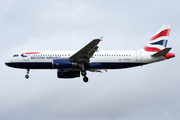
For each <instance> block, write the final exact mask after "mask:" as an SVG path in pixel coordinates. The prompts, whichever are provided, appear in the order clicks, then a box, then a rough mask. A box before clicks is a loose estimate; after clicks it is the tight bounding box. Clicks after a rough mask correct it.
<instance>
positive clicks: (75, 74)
mask: <svg viewBox="0 0 180 120" xmlns="http://www.w3.org/2000/svg"><path fill="white" fill-rule="evenodd" d="M57 77H58V78H75V77H80V71H66V70H63V71H62V70H58V71H57Z"/></svg>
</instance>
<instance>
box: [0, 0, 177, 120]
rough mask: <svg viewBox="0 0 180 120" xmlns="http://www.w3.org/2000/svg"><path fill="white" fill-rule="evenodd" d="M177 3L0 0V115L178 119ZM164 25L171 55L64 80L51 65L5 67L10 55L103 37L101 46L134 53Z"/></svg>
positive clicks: (41, 119)
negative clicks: (47, 67)
mask: <svg viewBox="0 0 180 120" xmlns="http://www.w3.org/2000/svg"><path fill="white" fill-rule="evenodd" d="M179 5H180V1H178V0H134V1H132V0H125V1H124V0H86V1H83V0H68V1H67V0H28V1H25V0H0V45H1V47H0V51H1V59H0V68H1V72H0V78H1V79H0V120H63V119H64V120H72V119H73V120H179V118H180V104H179V101H180V87H179V86H180V74H179V71H180V70H179V68H180V65H179V60H180V58H179V53H180V52H179V51H180V47H179V45H180V40H179V35H180V34H179V32H180V7H179ZM163 24H171V25H172V30H171V33H170V37H169V41H168V46H171V47H173V49H172V50H171V52H173V53H175V54H176V57H175V58H172V59H169V60H166V61H161V62H158V63H153V64H149V65H146V66H142V67H135V68H129V69H120V70H109V71H108V72H103V73H91V72H88V77H89V79H90V80H89V82H88V83H84V82H83V80H82V77H80V78H75V79H71V80H68V79H67V80H62V79H59V78H57V77H56V74H57V71H56V70H31V71H30V78H29V80H26V79H25V77H24V76H25V74H26V70H24V69H14V68H9V67H7V66H5V64H4V62H5V61H6V60H8V59H9V58H10V57H11V56H12V55H13V54H14V53H16V52H21V51H29V50H79V49H81V48H82V47H84V46H85V45H86V44H87V43H88V42H90V41H91V40H92V39H94V38H100V37H102V36H104V40H103V42H100V44H99V50H138V49H140V48H142V47H143V46H144V45H145V44H146V43H147V41H148V40H149V39H150V38H151V37H152V36H153V35H154V34H155V33H156V31H157V30H158V29H159V28H160V27H161V26H162V25H163Z"/></svg>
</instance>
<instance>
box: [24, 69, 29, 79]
mask: <svg viewBox="0 0 180 120" xmlns="http://www.w3.org/2000/svg"><path fill="white" fill-rule="evenodd" d="M29 71H30V69H27V74H26V75H25V78H26V79H28V78H29Z"/></svg>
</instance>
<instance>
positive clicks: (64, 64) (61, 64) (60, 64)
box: [53, 59, 77, 68]
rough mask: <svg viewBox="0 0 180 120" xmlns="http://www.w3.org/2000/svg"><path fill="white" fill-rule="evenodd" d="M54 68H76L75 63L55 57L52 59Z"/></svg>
mask: <svg viewBox="0 0 180 120" xmlns="http://www.w3.org/2000/svg"><path fill="white" fill-rule="evenodd" d="M53 66H54V68H76V67H77V63H75V62H72V61H70V60H66V59H55V60H53Z"/></svg>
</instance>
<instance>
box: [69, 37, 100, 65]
mask: <svg viewBox="0 0 180 120" xmlns="http://www.w3.org/2000/svg"><path fill="white" fill-rule="evenodd" d="M101 39H102V38H101ZM101 39H94V40H92V41H91V42H90V43H89V44H87V45H86V46H85V47H83V48H82V49H81V50H79V51H78V52H76V53H75V54H74V55H72V56H71V57H70V58H69V59H70V60H72V61H76V62H83V63H89V59H90V58H91V57H92V56H93V54H94V53H95V52H96V51H97V49H98V46H97V45H98V43H99V42H100V41H101Z"/></svg>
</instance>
